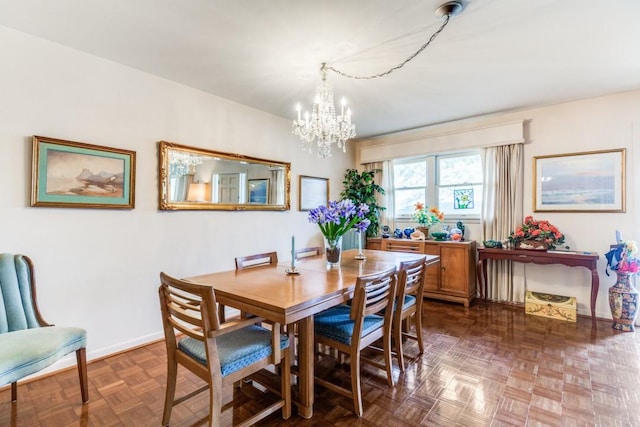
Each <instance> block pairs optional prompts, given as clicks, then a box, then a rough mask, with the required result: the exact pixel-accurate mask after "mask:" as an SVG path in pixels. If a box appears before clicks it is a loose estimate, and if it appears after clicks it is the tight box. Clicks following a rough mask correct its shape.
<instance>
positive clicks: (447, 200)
mask: <svg viewBox="0 0 640 427" xmlns="http://www.w3.org/2000/svg"><path fill="white" fill-rule="evenodd" d="M454 190H472V192H471V191H459V192H458V196H461V195H464V194H466V195H467V196H471V195H473V200H471V202H472V203H467V204H466V208H464V207H463V206H465V203H462V201H461V200H459V203H458V205H457V206H458V207H457V208H456V203H455V197H454V194H455V193H456V191H454ZM459 199H460V197H459ZM472 206H473V207H472ZM438 208H440V210H441V211H442V212H444V214H445V218H446V216H447V215H449V216H457V215H480V211H481V208H482V185H481V184H476V185H459V186H455V187H440V188H438Z"/></svg>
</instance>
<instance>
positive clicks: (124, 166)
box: [31, 136, 136, 209]
mask: <svg viewBox="0 0 640 427" xmlns="http://www.w3.org/2000/svg"><path fill="white" fill-rule="evenodd" d="M135 163H136V153H135V151H129V150H122V149H117V148H111V147H103V146H99V145H92V144H86V143H83V142H73V141H65V140H61V139H54V138H47V137H43V136H34V137H33V153H32V170H31V206H46V207H63V208H105V209H133V208H134V200H135V197H134V196H135Z"/></svg>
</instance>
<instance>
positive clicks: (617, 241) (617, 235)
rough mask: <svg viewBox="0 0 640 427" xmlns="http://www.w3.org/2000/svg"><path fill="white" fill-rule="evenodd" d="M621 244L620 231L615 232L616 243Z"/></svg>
mask: <svg viewBox="0 0 640 427" xmlns="http://www.w3.org/2000/svg"><path fill="white" fill-rule="evenodd" d="M620 242H622V233H621V232H620V230H616V243H620Z"/></svg>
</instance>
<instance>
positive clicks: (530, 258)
mask: <svg viewBox="0 0 640 427" xmlns="http://www.w3.org/2000/svg"><path fill="white" fill-rule="evenodd" d="M599 258H600V256H599V255H598V254H597V253H595V252H560V251H558V252H556V251H536V250H526V249H496V248H482V247H481V248H478V266H477V269H476V274H477V276H478V286H479V287H480V297H481V298H482V299H486V298H487V287H488V286H487V260H490V259H492V260H509V261H514V262H522V263H533V264H562V265H566V266H568V267H584V268H586V269H587V270H590V271H591V321H592V323H593V325H595V323H596V300H597V298H598V289H599V288H600V278H599V277H598V259H599Z"/></svg>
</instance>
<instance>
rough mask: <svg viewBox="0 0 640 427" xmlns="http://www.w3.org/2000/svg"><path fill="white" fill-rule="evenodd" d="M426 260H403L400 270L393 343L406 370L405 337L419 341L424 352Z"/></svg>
mask: <svg viewBox="0 0 640 427" xmlns="http://www.w3.org/2000/svg"><path fill="white" fill-rule="evenodd" d="M425 261H426V257H422V258H421V259H419V260H415V261H403V262H401V263H400V269H399V272H398V292H397V296H396V302H395V304H394V311H393V327H392V330H393V345H394V347H395V351H394V354H395V356H396V357H397V359H398V366H399V367H400V371H404V369H405V366H404V352H403V349H402V342H403V338H411V339H413V340H416V341H417V342H418V349H419V353H418V354H423V353H424V344H423V341H422V301H423V298H422V293H423V291H424V285H425ZM412 317H413V319H414V327H415V334H413V333H411V332H410V331H411V322H410V321H411V318H412Z"/></svg>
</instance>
